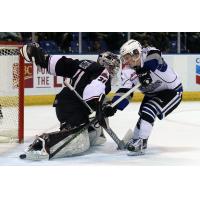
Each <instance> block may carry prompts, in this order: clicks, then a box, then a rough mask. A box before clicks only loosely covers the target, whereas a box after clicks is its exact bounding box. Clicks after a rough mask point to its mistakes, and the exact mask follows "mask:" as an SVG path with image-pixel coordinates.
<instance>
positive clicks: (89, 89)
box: [48, 55, 111, 101]
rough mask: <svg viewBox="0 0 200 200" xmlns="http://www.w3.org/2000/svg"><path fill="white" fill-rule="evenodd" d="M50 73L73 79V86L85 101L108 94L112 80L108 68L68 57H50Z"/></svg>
mask: <svg viewBox="0 0 200 200" xmlns="http://www.w3.org/2000/svg"><path fill="white" fill-rule="evenodd" d="M48 73H50V74H52V75H54V76H62V77H64V78H70V79H71V82H70V83H71V85H72V86H73V87H74V88H75V90H76V91H77V92H78V93H79V94H80V95H81V96H82V97H83V99H84V100H85V101H90V100H92V99H96V98H98V97H99V96H100V94H102V93H104V94H108V93H109V92H110V90H111V80H110V75H109V72H108V70H107V69H106V68H104V67H102V66H101V65H99V64H98V63H96V62H94V61H90V60H77V59H75V60H74V59H72V58H67V57H66V56H60V55H59V56H58V55H53V56H50V57H49V62H48Z"/></svg>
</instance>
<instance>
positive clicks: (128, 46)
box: [120, 39, 142, 63]
mask: <svg viewBox="0 0 200 200" xmlns="http://www.w3.org/2000/svg"><path fill="white" fill-rule="evenodd" d="M141 53H142V46H141V44H140V43H139V42H138V41H137V40H133V39H131V40H129V41H127V42H126V43H124V44H123V45H122V46H121V48H120V58H121V60H122V62H123V63H125V62H126V59H125V56H126V55H130V56H131V57H132V59H133V61H134V62H137V61H138V60H139V59H140V58H141Z"/></svg>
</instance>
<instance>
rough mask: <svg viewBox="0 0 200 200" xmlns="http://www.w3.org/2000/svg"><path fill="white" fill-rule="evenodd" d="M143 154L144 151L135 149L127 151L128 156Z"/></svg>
mask: <svg viewBox="0 0 200 200" xmlns="http://www.w3.org/2000/svg"><path fill="white" fill-rule="evenodd" d="M144 154H145V151H144V150H143V151H138V152H135V151H128V153H127V155H128V156H141V155H144Z"/></svg>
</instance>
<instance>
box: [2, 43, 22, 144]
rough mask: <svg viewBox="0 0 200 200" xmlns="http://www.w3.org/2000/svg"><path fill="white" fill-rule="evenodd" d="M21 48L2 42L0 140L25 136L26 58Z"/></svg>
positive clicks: (13, 139)
mask: <svg viewBox="0 0 200 200" xmlns="http://www.w3.org/2000/svg"><path fill="white" fill-rule="evenodd" d="M19 48H20V45H12V44H0V105H1V113H0V142H22V141H23V138H24V60H23V58H22V57H21V56H20V54H19Z"/></svg>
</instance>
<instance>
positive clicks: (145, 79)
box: [136, 68, 152, 87]
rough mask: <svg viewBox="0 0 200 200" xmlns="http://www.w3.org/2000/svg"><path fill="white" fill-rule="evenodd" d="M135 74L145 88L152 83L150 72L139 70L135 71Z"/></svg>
mask: <svg viewBox="0 0 200 200" xmlns="http://www.w3.org/2000/svg"><path fill="white" fill-rule="evenodd" d="M136 73H137V75H138V78H139V81H140V83H141V84H142V86H144V87H147V86H148V85H149V84H150V83H151V82H152V78H151V76H150V71H146V70H143V69H142V68H140V69H138V70H136Z"/></svg>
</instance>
